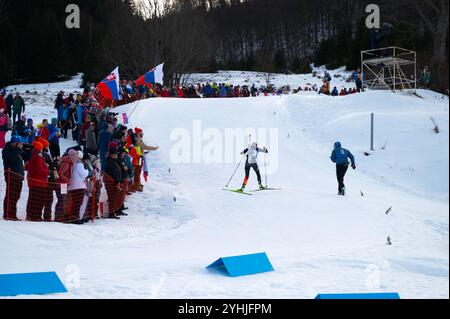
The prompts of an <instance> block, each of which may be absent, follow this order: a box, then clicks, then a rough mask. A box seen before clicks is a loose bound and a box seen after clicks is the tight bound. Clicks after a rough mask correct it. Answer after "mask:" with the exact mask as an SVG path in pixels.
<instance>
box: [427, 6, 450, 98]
mask: <svg viewBox="0 0 450 319" xmlns="http://www.w3.org/2000/svg"><path fill="white" fill-rule="evenodd" d="M448 18H449V13H448V11H447V10H445V11H443V12H441V14H440V16H439V19H438V21H437V23H436V30H435V32H434V39H433V42H434V47H433V59H432V66H431V67H432V71H433V74H434V79H435V83H436V85H437V87H438V88H439V90H441V91H446V92H448V63H446V62H448V60H447V37H448Z"/></svg>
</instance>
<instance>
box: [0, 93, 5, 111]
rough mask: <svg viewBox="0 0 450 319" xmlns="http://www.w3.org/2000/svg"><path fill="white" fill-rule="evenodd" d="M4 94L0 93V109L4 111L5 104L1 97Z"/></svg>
mask: <svg viewBox="0 0 450 319" xmlns="http://www.w3.org/2000/svg"><path fill="white" fill-rule="evenodd" d="M3 95H4V93H3V92H2V93H0V109H4V110H5V111H6V102H5V98H4V97H3Z"/></svg>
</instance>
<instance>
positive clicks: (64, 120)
mask: <svg viewBox="0 0 450 319" xmlns="http://www.w3.org/2000/svg"><path fill="white" fill-rule="evenodd" d="M58 117H59V120H60V123H61V134H62V136H64V138H65V139H67V132H68V131H69V126H70V121H69V120H70V108H69V107H68V106H67V102H64V104H63V105H61V106H60V107H59V109H58Z"/></svg>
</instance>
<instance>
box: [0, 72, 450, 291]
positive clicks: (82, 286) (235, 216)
mask: <svg viewBox="0 0 450 319" xmlns="http://www.w3.org/2000/svg"><path fill="white" fill-rule="evenodd" d="M236 73H241V72H236ZM230 74H231V73H230ZM241 74H242V73H241ZM282 77H284V76H280V79H278V81H279V82H280V83H283V85H284V84H287V83H285V82H286V80H285V79H284V78H282ZM292 78H295V76H292ZM224 81H225V80H224ZM253 81H254V82H256V81H257V77H256V76H255V77H254V78H250V79H249V82H253ZM293 81H295V82H292V83H293V84H295V85H299V84H302V85H306V84H307V83H310V82H311V83H313V81H316V79H313V78H311V77H307V76H297V78H296V79H295V80H293ZM335 81H336V80H335ZM217 82H222V80H220V79H217ZM228 82H234V83H235V84H242V82H241V78H238V79H236V80H234V78H233V77H232V78H230V80H228ZM76 83H77V79H75V80H74V81H71V82H70V83H62V84H61V83H60V84H53V85H50V86H48V87H45V86H43V87H42V90H44V92H45V90H48V97H49V98H50V96H51V97H52V98H54V97H53V96H52V95H53V93H54V92H56V91H58V90H59V89H60V87H66V88H67V89H66V91H68V92H70V91H71V90H75V89H76ZM343 83H344V82H343V81H341V82H339V85H342V84H343ZM293 84H291V85H293ZM333 85H337V84H334V83H332V86H333ZM70 86H72V89H71V88H70ZM31 87H35V88H36V90H38V93H40V92H42V91H41V88H39V87H38V86H20V87H17V89H18V90H19V91H21V92H23V91H25V90H27V89H28V88H31ZM338 87H339V86H338ZM30 91H31V90H30ZM50 92H52V93H51V94H50ZM418 93H419V94H420V95H421V96H422V97H423V99H420V98H417V97H415V96H408V95H402V94H393V93H390V92H385V91H376V92H367V93H364V94H357V95H351V96H346V97H335V98H333V97H328V96H319V95H317V94H315V93H311V92H308V93H306V92H303V93H300V94H298V95H289V96H282V97H259V98H248V99H209V100H208V99H204V100H198V99H195V100H189V99H151V100H147V101H141V102H137V103H134V104H131V105H127V106H123V107H121V109H120V110H121V111H124V112H127V113H128V114H129V115H130V114H131V119H130V121H131V124H132V125H134V126H139V127H142V128H143V129H144V131H145V133H146V136H145V140H146V142H148V143H151V144H155V145H159V146H161V150H160V151H159V152H154V153H152V154H151V156H150V158H151V166H152V168H151V173H150V175H151V176H150V181H149V183H148V184H147V185H146V187H145V191H144V193H142V194H137V195H134V196H133V197H131V198H130V199H129V201H128V203H127V205H128V206H129V207H130V216H129V217H126V218H122V219H121V220H119V221H101V222H97V223H95V224H89V225H84V226H72V225H60V224H33V223H26V222H20V223H12V222H4V221H0V260H1V263H0V273H17V272H33V271H52V270H54V271H56V272H57V273H58V274H59V275H60V277H61V278H63V280H64V281H65V283H66V285H67V286H68V287H69V288H70V292H69V293H68V294H64V295H56V296H50V297H51V298H53V297H57V298H314V297H315V295H316V294H317V293H326V292H330V293H331V292H393V291H396V292H399V293H400V295H401V297H402V298H448V297H449V244H448V243H449V235H448V228H449V222H448V220H449V215H448V208H449V207H448V206H449V205H448V200H449V196H448V194H449V180H448V163H449V162H448V159H449V151H448V150H449V148H448V145H449V141H448V129H449V123H448V115H449V110H448V106H449V104H448V99H447V98H446V97H442V96H440V95H438V94H435V93H432V92H428V91H419V92H418ZM38 96H41V98H37V99H36V102H34V103H33V105H31V106H29V107H28V111H27V112H28V114H30V115H32V116H33V117H35V118H36V119H42V118H44V117H48V118H50V117H52V114H53V110H52V107H53V105H52V103H51V101H52V99H51V100H50V101H48V98H47V95H46V94H44V95H41V94H38ZM42 96H43V97H42ZM25 97H26V98H27V99H29V98H31V95H30V94H26V95H25ZM371 112H374V113H375V117H376V126H375V129H376V135H375V146H376V147H375V148H376V150H375V151H374V152H373V153H371V155H370V156H365V155H364V152H367V151H368V148H369V132H370V128H369V125H370V113H371ZM430 117H434V118H435V119H436V120H437V123H438V124H439V127H440V129H441V133H440V134H435V133H434V132H433V131H432V129H433V125H432V123H431V121H430ZM198 120H200V121H201V126H202V131H201V132H203V133H204V135H205V136H204V137H205V139H208V138H213V137H214V136H215V138H216V139H215V141H216V142H218V144H211V142H210V143H208V142H207V141H206V140H205V141H204V142H203V144H202V146H203V147H204V148H203V151H204V158H203V161H200V162H199V163H178V164H177V163H175V162H174V157H175V155H176V153H174V149H175V148H176V147H177V146H179V145H180V144H179V143H180V140H179V139H176V140H174V138H176V137H177V133H180V132H183V131H184V132H185V133H188V134H189V136H188V138H189V137H190V139H191V151H192V152H194V153H195V150H196V147H198V146H197V144H196V142H197V140H195V138H194V137H193V136H194V135H195V134H197V133H196V129H195V128H194V127H195V126H196V125H197V124H198V123H199V122H194V121H198ZM196 123H197V124H196ZM208 128H215V129H218V131H217V130H216V131H215V130H207V129H208ZM227 128H234V129H236V128H242V129H245V128H254V129H257V128H265V129H266V130H265V131H264V132H270V131H269V128H274V129H277V132H278V135H277V136H278V138H275V139H274V140H270V138H269V137H273V136H274V134H272V135H270V136H268V137H267V142H266V138H265V137H264V136H263V134H262V135H261V134H257V135H256V136H255V135H254V136H253V137H254V139H256V140H258V141H259V142H260V143H261V144H265V143H267V144H268V147H269V150H271V153H270V154H269V157H268V159H270V160H271V161H272V162H271V165H270V166H269V171H272V170H273V172H272V173H271V174H269V176H268V181H269V184H270V185H271V186H274V187H282V188H283V191H281V192H264V193H255V194H254V195H253V196H251V197H250V196H244V195H239V194H233V193H229V192H224V191H222V190H221V189H222V188H223V187H224V185H225V184H226V182H227V180H228V178H229V177H230V175H231V173H232V172H233V170H234V168H235V166H236V164H237V163H223V159H225V157H226V155H227V154H228V153H227V152H226V149H225V147H226V146H227V145H226V144H225V143H224V138H222V139H221V137H223V136H224V135H225V132H226V129H227ZM183 129H184V130H183ZM174 130H175V131H174ZM273 132H274V131H273ZM208 134H210V136H207V135H208ZM171 137H172V138H171ZM242 137H243V138H244V139H245V137H244V136H242ZM213 140H214V138H213ZM337 140H340V141H341V142H342V143H343V145H344V146H345V147H348V148H350V149H351V150H352V151H353V153H354V154H355V156H356V159H357V166H358V168H357V170H356V171H353V170H351V171H349V173H348V175H347V179H346V182H347V188H348V193H349V194H348V196H347V197H346V198H340V197H337V196H336V193H337V190H336V182H335V172H334V167H333V164H332V163H331V162H330V161H329V155H330V152H331V148H332V146H333V144H334V142H335V141H337ZM222 142H223V143H222ZM66 145H70V143H69V142H67V143H66ZM208 145H209V146H211V145H213V147H214V146H217V147H220V146H223V150H224V153H223V154H222V156H220V154H218V153H216V155H217V158H216V161H215V162H214V161H213V162H212V163H205V159H207V158H208V154H209V152H208V149H206V151H205V148H207V147H208ZM245 146H246V145H245V143H241V144H238V145H234V146H232V147H231V149H233V150H235V151H240V150H241V149H243V148H244V147H245ZM209 150H211V149H209ZM216 150H218V148H217V149H216ZM174 154H175V155H174ZM189 155H191V156H189V157H190V158H191V159H192V160H194V159H195V156H196V155H195V154H189ZM221 159H222V161H221ZM260 165H261V166H262V167H264V157H261V158H260ZM277 167H278V168H277ZM252 174H253V173H252ZM242 179H243V169H242V168H241V169H240V170H239V171H238V173H237V176H236V178H235V179H234V180H233V182H232V184H231V188H237V187H240V184H241V182H242ZM255 187H256V183H255V176H254V175H252V176H251V182H250V186H249V189H254V188H255ZM361 192H362V193H363V194H364V196H361ZM2 197H3V196H2ZM174 198H176V201H174ZM390 207H392V212H391V213H390V214H388V215H386V214H385V212H386V210H387V209H388V208H390ZM388 236H390V238H391V240H392V243H393V245H392V246H388V245H386V239H387V237H388ZM261 251H265V252H267V254H268V255H269V257H270V259H271V261H272V263H273V266H274V268H275V269H276V271H275V272H273V273H267V274H262V275H257V276H250V277H243V278H228V277H224V276H222V275H220V274H217V273H214V272H210V271H208V270H206V269H205V267H206V266H207V265H208V264H210V263H211V262H213V261H214V260H215V259H217V258H218V257H220V256H230V255H237V254H241V253H243V254H244V253H255V252H261ZM78 274H79V285H77V280H76V279H77V275H78Z"/></svg>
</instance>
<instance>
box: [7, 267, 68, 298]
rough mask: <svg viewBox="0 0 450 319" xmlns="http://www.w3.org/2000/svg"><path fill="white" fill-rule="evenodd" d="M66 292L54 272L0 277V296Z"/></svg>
mask: <svg viewBox="0 0 450 319" xmlns="http://www.w3.org/2000/svg"><path fill="white" fill-rule="evenodd" d="M63 292H67V289H66V287H64V285H63V283H62V282H61V280H60V279H59V277H58V275H57V274H56V273H55V272H42V273H29V274H10V275H0V296H2V297H13V296H19V295H47V294H54V293H63Z"/></svg>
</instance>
